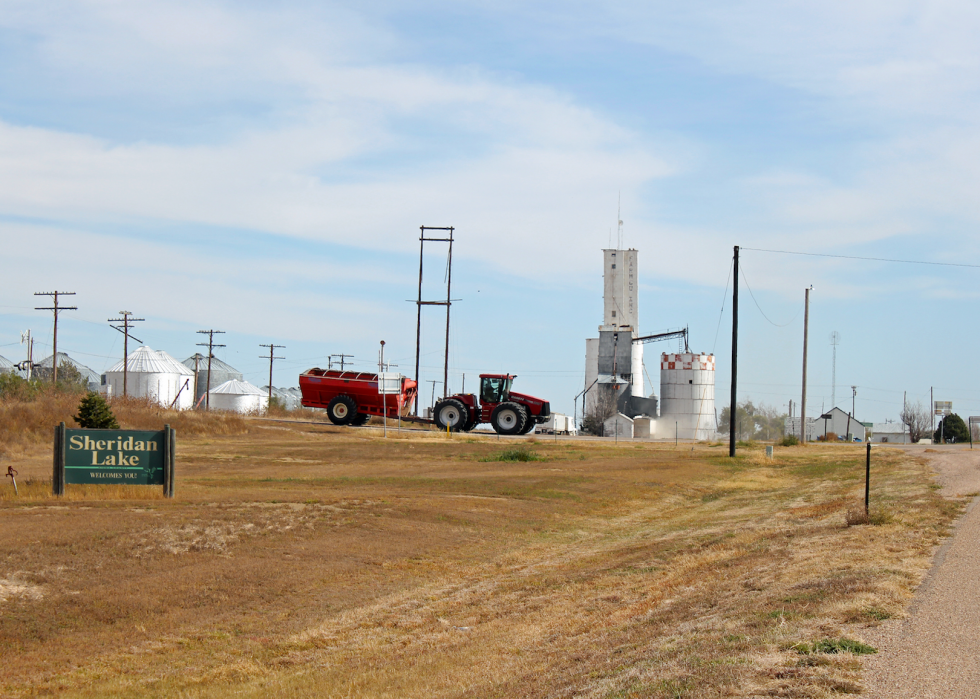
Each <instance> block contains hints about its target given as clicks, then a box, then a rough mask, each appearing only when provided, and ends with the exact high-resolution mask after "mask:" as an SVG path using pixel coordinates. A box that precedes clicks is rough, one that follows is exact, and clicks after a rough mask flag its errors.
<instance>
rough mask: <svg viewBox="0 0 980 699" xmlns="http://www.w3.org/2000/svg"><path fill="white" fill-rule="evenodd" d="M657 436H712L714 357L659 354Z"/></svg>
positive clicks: (686, 353)
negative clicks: (658, 417)
mask: <svg viewBox="0 0 980 699" xmlns="http://www.w3.org/2000/svg"><path fill="white" fill-rule="evenodd" d="M660 418H661V419H660V420H659V421H658V424H657V432H658V436H659V437H673V436H674V434H675V430H676V434H677V436H678V437H680V438H681V439H712V438H713V437H714V436H715V433H716V432H717V428H718V426H717V425H716V424H715V356H714V355H713V354H696V353H693V352H679V353H677V354H667V353H664V354H662V355H661V356H660Z"/></svg>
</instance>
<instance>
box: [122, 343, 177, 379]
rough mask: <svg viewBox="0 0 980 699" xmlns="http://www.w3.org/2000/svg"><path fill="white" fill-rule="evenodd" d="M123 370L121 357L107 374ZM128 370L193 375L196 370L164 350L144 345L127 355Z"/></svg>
mask: <svg viewBox="0 0 980 699" xmlns="http://www.w3.org/2000/svg"><path fill="white" fill-rule="evenodd" d="M122 370H123V362H122V360H121V359H120V360H119V361H118V362H116V363H115V364H113V365H112V368H110V369H109V370H108V371H106V373H107V374H120V373H122ZM126 371H128V372H130V373H134V374H179V375H181V376H193V375H194V372H193V371H191V370H190V369H188V368H187V367H185V366H184V365H183V364H181V363H180V362H178V361H177V360H176V359H174V358H173V357H171V356H170V355H169V354H167V353H166V352H164V351H162V350H161V351H157V350H154V349H152V348H151V347H148V346H146V345H143V346H142V347H139V348H137V349H135V350H133V351H132V352H130V354H129V356H128V357H126Z"/></svg>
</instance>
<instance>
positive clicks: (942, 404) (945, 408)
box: [932, 400, 953, 415]
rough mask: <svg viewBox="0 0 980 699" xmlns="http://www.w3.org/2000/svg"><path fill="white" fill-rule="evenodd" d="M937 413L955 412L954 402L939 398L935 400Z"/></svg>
mask: <svg viewBox="0 0 980 699" xmlns="http://www.w3.org/2000/svg"><path fill="white" fill-rule="evenodd" d="M932 405H933V407H934V408H935V414H936V415H949V414H951V413H952V412H953V402H952V401H949V400H937V401H934V402H933V404H932Z"/></svg>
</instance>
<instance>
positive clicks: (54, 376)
mask: <svg viewBox="0 0 980 699" xmlns="http://www.w3.org/2000/svg"><path fill="white" fill-rule="evenodd" d="M34 295H35V296H53V297H54V306H45V307H43V308H37V307H35V308H34V310H35V311H54V340H53V341H52V349H53V350H54V352H53V353H52V354H51V364H52V367H53V368H54V371H53V372H52V373H51V383H53V384H56V383H58V314H59V313H60V312H61V311H77V310H78V306H59V305H58V297H59V296H74V295H75V292H74V291H37V292H35V293H34Z"/></svg>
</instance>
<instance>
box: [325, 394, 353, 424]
mask: <svg viewBox="0 0 980 699" xmlns="http://www.w3.org/2000/svg"><path fill="white" fill-rule="evenodd" d="M355 415H357V403H355V402H354V399H353V398H351V397H350V396H335V397H334V399H333V400H331V401H330V402H329V403H328V404H327V417H328V418H330V422H332V423H333V424H335V425H349V424H350V423H351V421H352V420H353V419H354V416H355Z"/></svg>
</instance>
